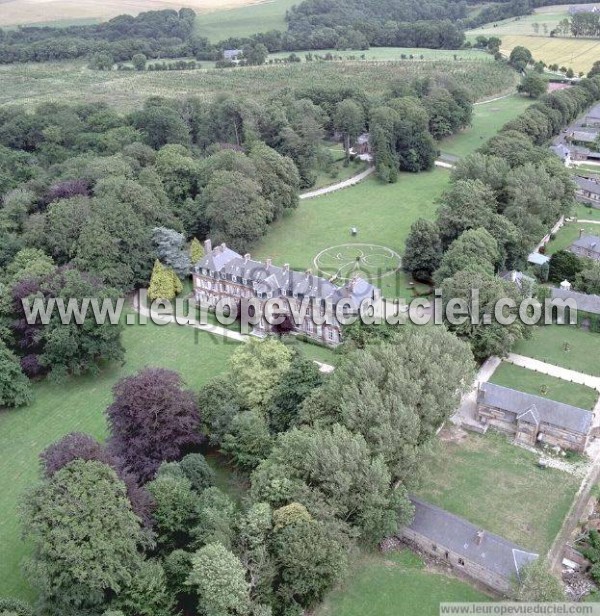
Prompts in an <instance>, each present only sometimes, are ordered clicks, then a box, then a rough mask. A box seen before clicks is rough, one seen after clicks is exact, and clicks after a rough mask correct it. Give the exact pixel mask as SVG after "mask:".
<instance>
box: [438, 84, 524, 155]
mask: <svg viewBox="0 0 600 616" xmlns="http://www.w3.org/2000/svg"><path fill="white" fill-rule="evenodd" d="M531 103H532V100H531V99H529V98H526V97H523V96H520V95H518V94H514V95H512V96H508V97H506V98H502V99H500V100H492V101H490V102H483V103H481V104H479V105H475V106H474V107H473V122H472V124H471V126H470V127H469V128H468V129H466V130H464V131H462V132H460V133H458V134H457V135H453V136H451V137H448V138H447V139H444V141H443V142H442V143H441V150H442V153H443V154H451V155H452V156H458V157H459V158H462V157H464V156H468V155H469V154H472V153H473V152H474V151H475V150H476V149H477V148H479V147H481V146H482V145H483V144H484V143H485V142H486V141H487V140H488V139H490V138H491V137H493V136H494V135H495V134H496V133H497V132H498V131H499V130H500V129H501V128H502V127H503V126H504V124H506V123H507V122H509V121H510V120H513V119H514V118H516V117H517V116H518V115H519V114H521V113H522V112H523V111H524V110H525V109H527V107H529V105H531Z"/></svg>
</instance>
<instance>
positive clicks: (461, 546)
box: [401, 498, 538, 594]
mask: <svg viewBox="0 0 600 616" xmlns="http://www.w3.org/2000/svg"><path fill="white" fill-rule="evenodd" d="M411 500H412V503H413V505H414V507H415V518H414V520H413V522H412V523H411V524H410V526H408V527H406V528H405V529H403V531H402V533H401V537H402V539H404V540H405V541H406V542H407V543H408V544H409V545H411V546H414V547H415V548H416V549H417V550H419V551H421V552H424V553H425V554H427V555H429V556H431V557H433V558H435V559H436V560H439V561H441V562H444V563H447V564H448V565H450V566H451V567H452V568H453V569H455V570H456V571H457V572H458V573H461V574H463V575H467V576H469V577H471V578H472V579H474V580H477V581H478V582H481V583H482V584H484V585H485V586H487V587H488V588H490V589H491V590H493V591H495V592H500V593H502V594H508V593H509V592H510V591H511V589H512V588H513V586H514V584H515V582H516V581H517V580H518V577H519V572H520V570H521V569H522V567H523V566H525V565H526V564H528V563H530V562H532V561H534V560H535V559H537V558H538V555H537V554H533V553H531V552H528V551H527V550H525V549H523V548H521V547H519V546H517V545H515V544H513V543H511V542H510V541H507V540H506V539H503V538H502V537H499V536H498V535H494V534H492V533H489V532H487V531H485V530H482V529H481V528H477V527H476V526H474V525H473V524H471V523H470V522H468V521H467V520H465V519H463V518H460V517H459V516H456V515H454V514H452V513H449V512H448V511H444V510H443V509H440V508H439V507H436V506H434V505H431V504H429V503H425V502H423V501H420V500H417V499H415V498H412V499H411Z"/></svg>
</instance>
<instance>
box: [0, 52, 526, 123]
mask: <svg viewBox="0 0 600 616" xmlns="http://www.w3.org/2000/svg"><path fill="white" fill-rule="evenodd" d="M417 75H418V76H420V77H424V76H427V75H431V76H432V77H438V78H439V79H440V80H442V81H443V79H444V78H445V77H447V76H448V77H452V78H453V79H454V80H455V81H456V82H457V83H459V84H461V85H463V86H465V87H466V88H467V89H469V91H471V92H472V93H473V96H474V97H475V98H476V99H480V98H486V97H490V96H492V95H494V94H496V93H498V92H502V91H505V90H506V89H507V88H508V87H510V86H512V84H513V83H514V72H513V71H512V70H511V69H510V68H508V67H506V66H505V65H503V64H499V63H496V62H479V61H475V62H471V61H468V62H444V61H432V62H413V61H410V60H406V61H404V62H402V61H400V62H383V63H373V62H360V61H357V62H318V63H313V62H311V63H305V64H294V65H266V66H261V67H239V68H234V69H220V70H208V71H203V70H191V71H160V72H155V71H152V72H143V73H137V72H132V71H125V72H118V71H106V72H105V71H93V70H90V69H88V68H87V67H86V66H85V64H84V63H82V62H78V63H74V62H61V63H44V64H18V65H10V66H2V67H0V83H2V86H3V87H2V91H1V92H0V105H2V104H7V103H22V104H26V105H36V104H38V103H41V102H48V101H60V102H63V103H67V102H97V101H105V102H107V103H109V104H112V105H115V106H116V107H117V108H119V109H121V110H124V111H130V110H132V109H135V108H139V106H140V105H141V104H143V101H144V100H145V99H146V98H148V97H149V96H164V97H167V98H178V99H184V98H187V97H190V96H197V97H199V98H202V99H205V100H212V99H213V98H214V97H216V96H217V95H219V94H226V93H229V94H236V95H241V96H247V97H249V98H254V99H259V98H261V97H267V96H272V95H274V94H275V93H276V92H278V91H280V90H283V89H284V88H294V89H303V88H307V87H309V86H311V85H323V86H331V87H335V86H337V85H342V84H343V85H347V84H348V83H352V84H353V85H355V86H356V87H357V88H362V89H364V90H366V91H367V92H369V93H370V94H371V95H377V94H381V93H383V92H384V91H385V90H386V89H387V88H389V87H390V85H391V84H393V83H395V82H397V81H399V80H402V79H412V78H414V77H416V76H417Z"/></svg>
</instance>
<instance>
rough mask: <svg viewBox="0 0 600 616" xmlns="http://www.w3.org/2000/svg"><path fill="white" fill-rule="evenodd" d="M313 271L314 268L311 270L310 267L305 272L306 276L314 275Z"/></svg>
mask: <svg viewBox="0 0 600 616" xmlns="http://www.w3.org/2000/svg"><path fill="white" fill-rule="evenodd" d="M312 273H313V272H312V270H311V269H310V268H308V269H307V270H306V272H305V274H306V278H310V277H311V276H312Z"/></svg>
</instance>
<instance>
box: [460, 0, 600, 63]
mask: <svg viewBox="0 0 600 616" xmlns="http://www.w3.org/2000/svg"><path fill="white" fill-rule="evenodd" d="M566 17H568V11H567V7H566V6H565V5H556V6H547V7H543V8H541V9H537V10H536V11H535V13H534V14H533V15H527V16H524V17H516V18H515V17H513V18H510V19H505V20H503V21H498V22H493V23H490V24H486V25H484V26H481V27H480V28H477V29H475V30H469V31H468V32H467V37H468V39H469V40H471V41H474V40H475V38H476V36H477V35H483V36H498V37H499V38H501V39H502V47H501V51H502V52H503V53H506V54H507V55H508V54H510V52H511V51H512V49H513V48H514V47H516V46H517V45H522V46H524V47H527V49H529V50H530V51H531V53H532V54H533V57H534V58H535V59H536V60H543V61H544V62H545V63H546V64H555V63H556V64H558V65H559V66H566V67H567V68H569V67H570V68H572V69H573V70H574V71H575V72H576V73H578V72H579V71H584V72H587V71H589V70H590V68H591V67H592V64H593V63H594V62H595V61H596V60H597V59H598V53H599V52H600V41H599V40H597V39H576V38H571V37H568V38H558V37H550V36H549V34H550V32H551V31H552V30H553V29H554V28H555V27H556V26H557V24H558V23H559V22H560V21H562V20H563V19H565V18H566ZM534 24H537V25H538V26H539V28H537V29H536V28H535V25H534ZM544 26H545V27H544Z"/></svg>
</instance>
